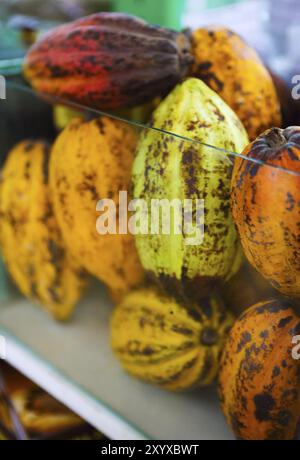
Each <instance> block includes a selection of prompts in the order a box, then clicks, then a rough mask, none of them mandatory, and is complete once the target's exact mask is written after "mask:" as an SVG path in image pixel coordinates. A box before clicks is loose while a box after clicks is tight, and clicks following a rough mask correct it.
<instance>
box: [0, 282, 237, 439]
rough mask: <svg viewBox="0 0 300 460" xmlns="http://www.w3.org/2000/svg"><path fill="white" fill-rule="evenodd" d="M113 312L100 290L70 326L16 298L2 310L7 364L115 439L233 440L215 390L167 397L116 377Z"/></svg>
mask: <svg viewBox="0 0 300 460" xmlns="http://www.w3.org/2000/svg"><path fill="white" fill-rule="evenodd" d="M111 310H112V305H111V303H110V301H109V300H108V299H107V297H106V294H105V293H104V291H103V289H102V288H101V286H99V285H98V286H95V287H93V288H92V289H91V292H90V293H89V295H88V296H87V297H86V298H85V299H84V300H83V301H82V304H81V305H79V306H78V308H77V310H76V313H75V315H74V317H73V319H72V320H71V322H70V323H68V324H58V323H54V322H53V321H51V320H50V318H49V317H48V316H47V315H46V314H45V313H44V312H43V311H41V310H39V309H38V308H37V307H36V306H33V305H32V304H30V303H29V302H28V301H26V300H24V299H21V298H20V299H18V300H14V301H12V302H7V303H5V304H4V303H3V304H1V306H0V335H3V336H4V338H5V339H6V359H7V361H8V362H9V363H10V364H12V365H13V366H14V367H15V368H17V369H18V370H19V371H21V372H22V373H23V374H25V375H26V376H28V377H30V378H31V379H32V380H33V381H35V382H36V383H37V384H39V385H40V386H41V387H43V388H44V389H45V390H47V391H48V392H49V393H50V394H52V395H53V396H54V397H56V398H57V399H58V400H60V401H62V402H63V403H64V404H65V405H66V406H68V407H70V408H71V409H72V410H73V411H74V412H76V413H78V414H79V415H81V416H82V417H83V418H84V419H85V420H86V421H88V422H89V423H91V424H92V425H93V426H95V427H96V428H98V429H99V430H101V431H102V432H103V433H104V434H105V435H107V436H108V437H110V438H112V439H122V440H125V439H157V440H159V439H174V440H175V439H178V440H179V439H191V440H192V439H199V440H200V439H203V440H204V439H232V434H231V433H230V430H229V428H228V427H227V426H226V423H225V420H224V419H223V417H222V414H221V412H220V410H219V404H218V400H217V395H216V389H215V388H210V389H204V390H198V391H193V392H189V393H185V394H183V393H182V394H178V393H169V392H166V391H162V390H159V389H157V388H154V387H152V386H150V385H147V384H144V383H142V382H139V381H137V380H135V379H132V378H130V377H129V376H127V375H126V374H125V373H124V372H123V371H122V370H121V368H120V366H119V363H118V362H117V360H116V359H115V357H114V356H113V354H112V351H111V349H110V346H109V328H108V322H109V317H110V313H111Z"/></svg>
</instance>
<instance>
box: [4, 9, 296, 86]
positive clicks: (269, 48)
mask: <svg viewBox="0 0 300 460" xmlns="http://www.w3.org/2000/svg"><path fill="white" fill-rule="evenodd" d="M156 5H157V7H156ZM97 11H122V12H128V13H131V14H135V15H137V16H140V17H142V18H144V19H146V20H148V21H149V22H152V23H154V24H159V25H162V26H167V27H171V28H174V29H180V28H183V27H196V26H201V25H202V24H205V23H208V22H209V23H218V24H223V25H226V26H228V27H231V28H232V29H233V30H235V31H236V32H238V33H240V34H241V35H242V36H243V37H244V38H246V39H247V40H248V41H249V42H250V43H251V44H252V45H253V46H255V47H256V48H257V50H258V51H259V52H260V54H261V55H262V57H263V58H264V59H265V61H266V62H267V63H268V64H269V65H270V66H271V67H272V68H273V69H274V70H275V71H277V72H278V73H279V74H281V75H282V76H284V77H285V78H289V77H290V75H292V74H295V70H296V69H295V68H294V67H295V64H294V63H296V62H297V61H298V58H299V54H300V49H299V46H298V42H299V38H300V21H299V19H300V5H299V1H298V0H164V1H160V0H48V1H47V2H45V1H43V0H1V1H0V48H1V49H0V57H1V59H7V58H20V57H22V55H23V54H24V50H25V49H26V47H27V46H28V45H29V44H30V43H31V42H32V40H33V39H34V37H35V34H36V33H42V32H43V31H45V30H47V29H49V28H51V27H53V26H54V25H56V24H58V23H60V22H65V21H69V20H73V19H75V18H77V17H80V16H84V15H87V14H90V13H93V12H97ZM16 64H17V63H16Z"/></svg>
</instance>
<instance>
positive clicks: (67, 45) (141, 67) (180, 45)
mask: <svg viewBox="0 0 300 460" xmlns="http://www.w3.org/2000/svg"><path fill="white" fill-rule="evenodd" d="M189 50H190V42H189V40H188V38H187V37H186V36H185V35H184V34H183V33H179V32H175V31H172V30H168V29H164V28H161V27H158V26H151V25H149V24H147V23H146V22H145V21H143V20H141V19H139V18H136V17H134V16H129V15H126V14H121V13H97V14H93V15H91V16H87V17H85V18H82V19H78V20H76V21H74V22H71V23H68V24H64V25H62V26H59V27H57V28H55V29H53V30H51V31H50V32H48V33H46V34H44V35H43V36H42V37H41V39H40V40H38V41H37V43H35V44H34V45H33V46H32V47H31V48H30V50H29V52H28V53H27V56H26V58H25V62H24V74H25V77H26V78H27V80H28V81H29V82H30V83H31V84H32V86H33V87H34V88H35V89H36V90H38V91H40V92H42V93H45V94H49V95H54V96H59V97H62V98H64V99H67V100H70V101H75V102H79V103H81V104H85V105H87V106H89V107H94V108H100V109H113V108H117V107H124V106H133V105H139V104H142V103H143V102H147V101H150V100H151V99H152V98H153V97H155V96H158V95H160V94H165V93H167V92H168V91H169V90H170V89H171V88H172V87H173V86H175V85H176V84H177V83H178V82H179V81H180V80H181V78H183V77H184V76H185V74H186V73H187V71H188V68H189V65H190V63H191V62H192V57H191V55H190V53H189Z"/></svg>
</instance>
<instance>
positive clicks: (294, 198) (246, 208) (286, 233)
mask: <svg viewBox="0 0 300 460" xmlns="http://www.w3.org/2000/svg"><path fill="white" fill-rule="evenodd" d="M243 156H244V157H247V158H249V159H245V158H242V157H240V158H236V159H235V165H234V169H233V175H232V193H231V202H232V214H233V218H234V221H235V223H236V226H237V229H238V232H239V234H240V239H241V243H242V246H243V248H244V252H245V254H246V256H247V258H248V260H249V262H250V263H251V264H252V265H253V266H254V267H255V268H256V269H257V270H258V271H259V272H260V273H261V274H262V275H263V276H264V277H265V278H266V279H267V280H269V281H270V283H271V284H272V286H273V287H275V288H276V289H278V290H279V291H280V292H281V293H282V294H285V295H288V296H291V297H298V298H299V297H300V265H299V259H300V237H299V227H300V127H298V126H292V127H290V128H286V129H284V130H282V129H279V128H273V129H270V130H268V131H266V132H265V133H263V134H262V135H261V136H259V137H258V138H257V139H256V141H254V142H253V143H252V144H250V145H249V146H248V147H246V149H245V150H244V152H243ZM251 159H252V161H251ZM253 159H255V160H259V161H260V162H262V163H257V162H254V161H253ZM264 163H266V164H264Z"/></svg>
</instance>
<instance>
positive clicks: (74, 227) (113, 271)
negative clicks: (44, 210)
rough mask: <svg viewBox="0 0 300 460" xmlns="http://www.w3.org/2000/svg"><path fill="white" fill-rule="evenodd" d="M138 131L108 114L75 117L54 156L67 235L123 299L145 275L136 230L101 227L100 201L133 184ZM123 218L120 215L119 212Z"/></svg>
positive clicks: (57, 204)
mask: <svg viewBox="0 0 300 460" xmlns="http://www.w3.org/2000/svg"><path fill="white" fill-rule="evenodd" d="M136 143H137V134H136V132H135V131H134V130H133V128H131V127H130V126H128V125H127V124H125V123H122V122H119V121H114V120H112V119H110V118H108V117H103V118H101V119H100V118H99V119H96V120H93V121H90V122H85V121H83V120H80V119H73V120H72V121H71V122H70V124H69V125H68V126H67V127H66V128H65V129H64V130H63V131H62V132H61V134H60V135H59V136H58V138H57V140H56V142H55V144H54V146H53V149H52V156H51V162H50V183H51V187H52V194H53V202H54V209H55V212H56V216H57V220H58V223H59V225H60V228H61V231H62V234H63V238H64V241H65V244H66V246H67V247H68V249H69V251H70V252H71V253H72V254H73V255H74V257H75V258H76V259H77V260H78V263H79V264H80V265H81V266H82V267H83V268H84V269H85V270H86V271H87V272H89V273H90V274H92V275H94V276H95V277H96V278H98V279H100V280H101V281H103V282H104V283H105V284H106V285H107V286H108V287H109V289H112V290H113V292H114V298H115V299H117V300H118V301H120V300H121V298H122V296H123V295H124V293H126V292H127V291H128V290H130V289H131V288H132V287H134V286H136V285H138V284H139V282H140V281H141V280H142V278H143V269H142V267H141V265H140V262H139V259H138V255H137V252H136V249H135V243H134V238H133V236H132V235H131V234H129V233H127V234H120V233H115V234H112V233H107V234H99V233H98V231H97V227H96V224H97V219H98V217H99V212H98V211H97V209H96V208H97V203H98V202H99V200H102V199H111V200H113V202H114V203H115V205H116V209H117V208H118V203H119V191H128V190H129V188H130V176H131V167H132V162H133V157H134V152H135V147H136ZM116 218H117V221H118V215H117V216H116Z"/></svg>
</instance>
